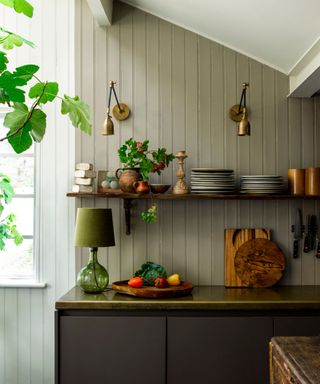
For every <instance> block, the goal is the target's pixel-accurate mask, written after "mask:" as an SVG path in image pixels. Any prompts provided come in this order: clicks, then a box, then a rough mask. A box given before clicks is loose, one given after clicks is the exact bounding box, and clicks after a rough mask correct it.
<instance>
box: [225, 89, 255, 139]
mask: <svg viewBox="0 0 320 384" xmlns="http://www.w3.org/2000/svg"><path fill="white" fill-rule="evenodd" d="M242 87H243V90H242V93H241V98H240V103H239V104H236V105H233V106H232V107H231V108H230V118H231V119H232V120H233V121H236V122H237V123H239V124H238V136H250V123H249V120H248V110H247V102H246V92H247V88H248V87H249V83H243V84H242ZM242 101H243V105H242Z"/></svg>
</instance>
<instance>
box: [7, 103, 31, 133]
mask: <svg viewBox="0 0 320 384" xmlns="http://www.w3.org/2000/svg"><path fill="white" fill-rule="evenodd" d="M13 109H14V110H13V111H12V112H9V113H7V114H6V116H5V118H4V122H3V125H4V126H5V127H7V128H9V129H10V130H11V131H15V130H17V129H18V128H20V127H21V126H22V125H23V124H24V122H25V121H26V119H27V117H28V114H29V110H28V107H27V106H26V105H25V104H23V103H14V105H13Z"/></svg>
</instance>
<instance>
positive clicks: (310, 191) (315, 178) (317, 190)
mask: <svg viewBox="0 0 320 384" xmlns="http://www.w3.org/2000/svg"><path fill="white" fill-rule="evenodd" d="M305 194H306V195H309V196H319V195H320V168H307V169H306V174H305Z"/></svg>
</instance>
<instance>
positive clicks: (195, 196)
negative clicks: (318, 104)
mask: <svg viewBox="0 0 320 384" xmlns="http://www.w3.org/2000/svg"><path fill="white" fill-rule="evenodd" d="M67 196H68V197H83V198H92V199H96V198H105V199H115V198H117V199H123V206H124V210H125V219H126V234H127V235H130V231H131V208H132V200H148V199H149V200H150V199H153V200H155V199H157V200H299V199H303V200H319V199H320V196H305V195H303V196H302V195H301V196H300V195H260V194H259V195H258V194H257V195H254V194H237V195H219V194H213V193H210V194H202V193H201V194H200V193H188V194H186V195H176V194H172V193H158V194H153V193H150V194H138V193H122V192H114V193H105V192H90V193H89V192H88V193H67Z"/></svg>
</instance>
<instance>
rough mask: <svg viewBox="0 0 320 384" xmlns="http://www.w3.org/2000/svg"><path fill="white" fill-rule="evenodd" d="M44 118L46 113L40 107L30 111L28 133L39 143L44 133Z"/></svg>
mask: <svg viewBox="0 0 320 384" xmlns="http://www.w3.org/2000/svg"><path fill="white" fill-rule="evenodd" d="M46 118H47V115H46V114H45V113H44V112H43V111H41V109H35V110H34V111H33V113H32V116H31V119H30V123H31V127H32V129H31V131H30V135H31V136H32V138H33V140H34V141H36V142H37V143H40V141H41V140H42V139H43V136H44V134H45V133H46Z"/></svg>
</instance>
